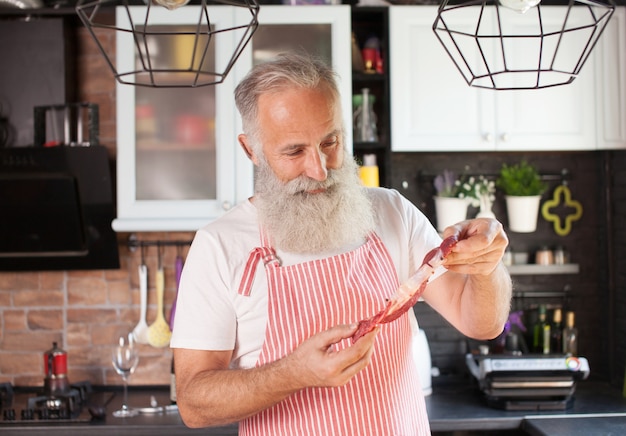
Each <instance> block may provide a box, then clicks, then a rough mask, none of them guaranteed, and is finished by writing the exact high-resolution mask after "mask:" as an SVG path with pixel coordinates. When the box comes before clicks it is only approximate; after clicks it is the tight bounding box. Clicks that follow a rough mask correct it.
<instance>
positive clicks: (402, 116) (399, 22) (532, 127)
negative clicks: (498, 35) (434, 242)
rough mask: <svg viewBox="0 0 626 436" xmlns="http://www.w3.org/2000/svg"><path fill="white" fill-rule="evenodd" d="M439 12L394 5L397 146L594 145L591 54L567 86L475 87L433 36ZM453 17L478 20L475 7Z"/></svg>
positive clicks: (547, 12) (468, 22) (465, 22)
mask: <svg viewBox="0 0 626 436" xmlns="http://www.w3.org/2000/svg"><path fill="white" fill-rule="evenodd" d="M555 7H556V6H555ZM555 7H545V6H544V7H542V13H543V15H544V18H545V19H550V17H554V19H557V18H560V14H555V13H553V11H551V9H553V8H555ZM436 15H437V7H436V6H392V7H390V15H389V16H390V26H389V29H390V48H391V53H390V64H391V65H390V74H391V79H390V80H391V119H392V135H391V137H392V150H393V151H481V150H483V151H496V150H499V151H528V150H578V149H589V148H595V101H594V90H595V88H594V87H595V84H594V74H595V72H594V67H593V65H592V63H593V59H590V60H589V61H588V62H587V64H586V65H585V66H584V67H583V69H582V72H581V74H580V75H579V77H578V78H576V80H574V82H573V83H572V84H569V85H564V86H557V87H554V88H546V89H539V90H519V91H510V90H509V91H494V90H490V89H479V88H473V87H470V86H468V85H467V83H466V82H465V80H464V79H463V76H462V75H461V74H460V72H459V71H458V70H457V68H456V66H455V65H454V63H453V62H452V60H451V59H450V58H449V56H448V54H447V53H446V51H445V50H444V48H443V46H442V45H441V43H440V42H439V40H438V39H437V37H436V36H435V34H434V32H433V30H432V25H433V23H434V21H435V18H436ZM520 17H523V16H520ZM454 20H456V23H455V24H456V25H458V26H460V27H462V28H466V29H471V28H472V27H475V25H476V18H475V16H473V15H471V14H462V13H459V14H456V17H455V18H454ZM520 20H521V18H520ZM520 26H524V24H523V21H520ZM516 55H517V54H516ZM519 55H520V56H528V53H519ZM468 62H478V59H468ZM590 64H591V65H590Z"/></svg>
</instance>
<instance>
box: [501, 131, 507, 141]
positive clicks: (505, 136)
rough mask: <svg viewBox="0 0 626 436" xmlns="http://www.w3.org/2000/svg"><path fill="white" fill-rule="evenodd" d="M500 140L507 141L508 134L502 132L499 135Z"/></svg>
mask: <svg viewBox="0 0 626 436" xmlns="http://www.w3.org/2000/svg"><path fill="white" fill-rule="evenodd" d="M500 140H501V141H502V142H508V141H509V134H508V133H503V134H502V135H500Z"/></svg>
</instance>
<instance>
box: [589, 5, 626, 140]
mask: <svg viewBox="0 0 626 436" xmlns="http://www.w3.org/2000/svg"><path fill="white" fill-rule="evenodd" d="M595 55H596V58H597V59H598V60H597V62H596V77H597V80H596V96H597V101H598V106H597V109H598V110H597V111H596V125H597V134H598V139H597V141H598V148H602V149H616V148H626V123H625V122H624V120H626V7H623V6H620V7H618V8H616V9H615V13H614V14H613V17H611V21H609V24H608V25H607V27H606V29H605V30H604V34H603V35H602V37H601V38H600V41H599V43H598V46H597V47H596V53H595Z"/></svg>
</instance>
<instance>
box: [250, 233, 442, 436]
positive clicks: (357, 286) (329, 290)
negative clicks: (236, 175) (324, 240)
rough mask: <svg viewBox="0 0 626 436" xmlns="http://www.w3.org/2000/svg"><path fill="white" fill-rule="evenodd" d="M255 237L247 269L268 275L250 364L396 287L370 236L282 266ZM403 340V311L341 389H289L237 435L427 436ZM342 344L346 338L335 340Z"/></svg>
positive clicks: (373, 304)
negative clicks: (263, 316)
mask: <svg viewBox="0 0 626 436" xmlns="http://www.w3.org/2000/svg"><path fill="white" fill-rule="evenodd" d="M261 242H262V245H263V247H260V248H257V249H255V250H253V251H252V253H251V259H250V260H249V262H248V265H247V269H251V270H252V271H254V267H255V265H256V262H257V261H258V260H260V259H261V258H263V259H264V262H265V271H266V274H267V279H268V322H267V327H266V334H265V342H264V344H263V347H262V350H261V354H260V356H259V360H258V362H257V366H260V365H263V364H265V363H268V362H272V361H274V360H277V359H279V358H281V357H283V356H285V355H286V354H288V353H290V352H291V351H292V350H293V349H294V348H296V347H297V346H298V344H300V343H301V342H302V341H304V340H305V339H307V338H309V337H310V336H312V335H314V334H316V333H319V332H321V331H323V330H326V329H328V328H330V327H333V326H335V325H337V324H350V323H355V322H357V321H359V320H360V319H363V318H366V317H369V316H371V315H372V314H373V313H376V312H378V311H379V310H380V309H381V308H382V307H383V306H384V304H385V299H386V298H387V297H389V296H391V295H393V293H394V292H395V290H396V289H397V287H398V279H397V275H396V272H395V269H394V266H393V262H392V260H391V257H390V256H389V253H388V252H387V249H386V248H385V246H384V244H383V243H382V241H381V240H380V238H379V237H378V236H377V235H376V234H372V235H370V237H368V239H367V241H366V242H365V243H364V244H363V245H362V246H360V247H359V248H357V249H356V250H353V251H351V252H348V253H344V254H341V255H337V256H333V257H330V258H326V259H320V260H315V261H310V262H305V263H301V264H297V265H291V266H285V267H283V266H281V265H280V262H278V259H277V258H276V256H275V252H274V250H273V249H272V248H270V244H269V241H268V240H267V239H266V237H265V236H264V232H261ZM268 249H269V250H270V251H271V255H269V256H268ZM252 257H256V260H252ZM246 281H247V283H244V282H246ZM251 281H252V278H251V272H250V271H246V273H245V278H244V280H243V281H242V285H241V287H240V289H239V293H240V294H242V295H248V294H249V285H250V284H251ZM410 341H411V328H410V323H409V318H408V315H406V314H405V315H403V316H402V317H401V318H400V319H398V320H396V321H394V322H393V323H390V324H385V325H384V326H382V328H381V330H380V332H379V334H378V336H377V338H376V343H375V349H374V353H373V355H372V361H371V363H370V365H368V366H367V367H366V368H365V369H364V370H363V371H361V372H360V373H359V374H357V375H356V376H355V377H353V378H352V379H351V380H350V382H348V383H347V384H346V385H345V386H342V387H338V388H308V389H304V390H302V391H300V392H297V393H295V394H293V395H291V396H290V397H288V398H286V399H285V400H283V401H281V402H280V403H278V404H276V405H274V406H273V407H270V408H269V409H266V410H264V411H262V412H260V413H259V414H257V415H254V416H252V417H250V418H247V419H245V420H243V421H241V422H240V424H239V434H240V435H267V436H270V435H271V436H278V435H280V436H290V435H294V436H295V435H298V436H300V435H316V436H317V435H320V436H321V435H355V436H357V435H358V436H367V435H372V436H386V435H404V436H417V435H430V428H429V424H428V419H427V416H426V407H425V403H424V397H423V394H422V390H421V386H420V383H419V378H418V373H417V368H416V367H415V363H414V362H413V360H412V358H411V353H410ZM348 346H350V343H349V339H346V340H344V341H342V342H341V343H339V344H337V347H338V348H339V349H341V348H343V347H348Z"/></svg>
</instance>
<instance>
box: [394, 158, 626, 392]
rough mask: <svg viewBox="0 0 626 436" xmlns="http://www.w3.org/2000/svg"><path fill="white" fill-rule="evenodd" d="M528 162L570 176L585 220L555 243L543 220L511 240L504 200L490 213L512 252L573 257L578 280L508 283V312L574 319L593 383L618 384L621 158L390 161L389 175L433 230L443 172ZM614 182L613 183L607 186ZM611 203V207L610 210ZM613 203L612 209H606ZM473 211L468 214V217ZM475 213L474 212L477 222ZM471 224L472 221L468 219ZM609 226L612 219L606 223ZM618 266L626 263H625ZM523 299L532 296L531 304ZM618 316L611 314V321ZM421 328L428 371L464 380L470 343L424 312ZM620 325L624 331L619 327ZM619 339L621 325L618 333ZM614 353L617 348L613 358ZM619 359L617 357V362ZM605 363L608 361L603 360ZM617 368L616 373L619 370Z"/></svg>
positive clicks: (624, 184)
mask: <svg viewBox="0 0 626 436" xmlns="http://www.w3.org/2000/svg"><path fill="white" fill-rule="evenodd" d="M523 159H524V160H527V161H528V162H530V163H532V164H534V165H535V166H537V167H538V169H539V170H540V172H541V173H542V174H550V175H552V174H556V175H558V174H560V173H561V171H562V170H563V169H566V170H567V171H568V177H567V184H568V186H569V188H570V190H571V193H572V198H573V199H574V200H577V201H579V202H580V203H581V204H582V206H583V216H582V218H581V219H580V220H579V221H576V222H574V223H573V225H572V230H571V233H570V234H569V235H567V236H559V235H557V234H556V233H555V231H554V229H553V227H552V223H549V222H547V221H546V220H544V219H543V218H541V216H540V217H539V222H538V226H537V231H536V232H534V233H528V234H522V233H514V232H509V231H508V229H507V217H506V209H505V204H504V197H503V195H502V193H501V192H497V194H496V202H495V204H494V208H493V211H494V213H495V214H496V217H497V218H498V219H499V220H500V221H501V222H502V223H503V224H504V225H505V229H507V234H508V236H509V241H510V246H511V248H512V249H513V251H528V252H529V253H530V254H531V256H530V261H531V262H532V261H533V256H532V254H533V253H534V252H535V251H536V250H537V249H538V248H539V247H540V246H542V245H548V246H550V247H552V248H553V247H555V246H557V245H562V246H563V247H565V249H566V250H567V251H569V253H570V257H571V262H572V263H576V264H578V265H579V268H580V272H579V274H567V275H519V276H518V275H516V276H513V285H514V292H515V296H514V300H513V303H512V309H513V310H525V311H526V312H527V313H532V310H533V309H535V308H536V307H537V305H538V304H547V305H548V306H549V307H556V306H562V307H563V308H564V309H565V310H573V311H575V312H576V324H577V326H578V328H579V332H580V342H579V350H580V354H581V355H583V356H585V357H587V358H588V359H589V362H590V366H591V374H592V377H594V378H597V379H604V380H613V381H616V382H617V379H619V378H621V377H622V376H623V368H624V355H625V354H626V353H625V352H624V348H625V347H624V344H621V345H620V344H615V343H614V341H615V338H620V337H623V336H624V335H623V334H619V333H617V332H616V331H615V328H614V324H615V320H617V319H619V318H620V317H619V315H620V314H626V304H625V303H624V302H622V305H621V307H618V306H615V305H614V300H615V296H616V293H617V292H616V289H619V288H620V287H621V288H622V289H623V288H624V286H625V285H624V284H625V283H626V277H620V274H621V275H624V273H618V274H617V278H618V279H620V280H617V282H616V281H615V280H612V275H611V271H626V268H619V266H621V265H619V264H617V263H616V261H615V260H614V259H613V256H612V255H610V254H609V252H610V251H609V250H611V245H610V244H607V241H611V242H612V243H615V245H616V246H618V245H624V242H625V241H626V236H625V234H624V231H621V230H620V229H619V228H617V229H613V226H612V224H611V223H612V222H613V221H615V222H616V223H619V222H621V221H623V219H620V218H619V216H618V217H613V216H612V215H611V214H610V211H611V210H612V207H611V205H613V204H614V205H615V206H616V207H615V209H616V212H620V213H621V217H622V218H623V217H624V211H623V210H620V209H621V207H620V205H618V204H617V201H618V199H622V198H625V197H626V173H625V172H624V171H623V170H620V171H615V170H612V169H611V168H617V169H619V168H624V167H626V165H624V161H625V160H626V153H624V152H600V151H598V152H595V151H589V152H542V153H537V152H532V153H530V152H529V153H496V152H494V153H393V154H392V163H391V167H392V168H393V173H392V178H391V180H392V186H391V187H393V188H395V189H397V190H398V191H400V192H401V193H402V194H404V195H405V196H406V197H407V198H408V199H409V200H411V201H412V202H413V203H414V204H416V205H417V206H418V207H419V208H420V209H421V210H422V211H423V212H424V213H425V214H426V216H428V217H429V219H430V220H431V221H432V222H433V223H435V213H434V202H433V199H432V197H433V195H434V188H433V185H432V178H433V176H434V175H436V174H438V173H440V172H441V171H443V170H444V169H451V170H454V171H456V172H457V173H460V172H463V171H465V172H466V173H468V174H474V175H481V174H483V175H488V176H495V175H496V174H497V173H498V171H499V169H500V167H501V165H502V163H504V162H506V163H516V162H519V161H520V160H523ZM613 177H615V179H616V180H615V182H613V181H612V178H613ZM559 183H560V181H558V180H556V181H550V182H549V188H548V191H547V192H546V193H544V195H543V199H542V201H545V200H546V199H548V198H551V197H552V194H553V191H554V188H555V187H556V186H558V184H559ZM611 198H613V199H615V200H614V201H612V202H611ZM609 202H611V203H609ZM470 211H471V209H470ZM475 213H476V211H474V215H475ZM470 216H471V215H470ZM609 218H612V219H609ZM622 262H623V261H622ZM524 292H532V293H533V296H532V297H528V296H527V295H525V294H524ZM537 292H546V293H547V292H549V293H550V294H551V295H552V296H550V297H536V296H535V294H536V293H537ZM614 311H615V313H613V312H614ZM416 313H417V315H418V320H419V322H420V325H421V327H422V328H423V329H424V330H425V331H426V335H427V337H428V340H429V344H430V348H431V354H432V360H433V366H436V367H438V368H439V369H440V371H441V372H442V373H444V374H445V373H459V372H465V364H464V354H465V352H466V351H467V350H468V343H469V342H470V341H468V339H467V338H465V337H464V336H463V335H461V334H460V333H458V332H457V331H456V330H455V329H454V328H452V327H451V326H449V325H448V324H447V322H446V321H445V320H444V319H443V318H442V317H441V316H439V314H437V313H436V312H434V311H433V310H432V309H430V308H429V307H428V306H427V305H426V304H424V303H420V304H418V305H417V306H416ZM622 324H623V323H622ZM618 327H620V328H621V331H622V332H623V331H624V330H625V327H624V325H619V326H618ZM615 346H617V347H618V349H617V351H615V352H613V350H615ZM618 356H619V357H618ZM607 357H609V358H608V359H607ZM620 368H621V370H620Z"/></svg>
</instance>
